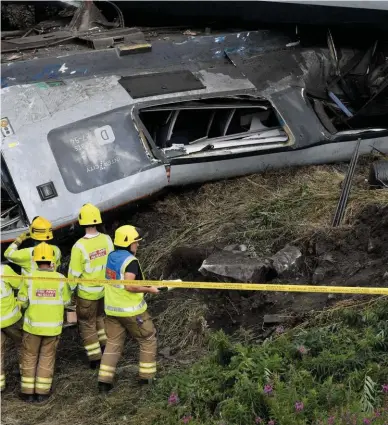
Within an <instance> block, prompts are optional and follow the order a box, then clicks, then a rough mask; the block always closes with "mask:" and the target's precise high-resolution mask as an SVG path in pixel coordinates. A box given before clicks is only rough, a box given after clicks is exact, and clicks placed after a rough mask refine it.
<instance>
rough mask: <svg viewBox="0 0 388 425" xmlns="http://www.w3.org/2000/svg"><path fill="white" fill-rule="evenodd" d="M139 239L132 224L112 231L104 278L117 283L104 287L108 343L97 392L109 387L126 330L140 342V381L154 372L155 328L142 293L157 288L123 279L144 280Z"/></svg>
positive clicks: (148, 379)
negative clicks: (138, 255)
mask: <svg viewBox="0 0 388 425" xmlns="http://www.w3.org/2000/svg"><path fill="white" fill-rule="evenodd" d="M139 241H141V238H140V235H139V233H138V232H137V230H136V228H135V227H133V226H122V227H119V228H118V229H117V230H116V233H115V239H114V244H115V251H114V252H112V253H111V254H109V256H108V263H107V266H106V267H107V268H106V278H107V279H111V280H118V281H121V282H118V283H117V285H106V286H105V313H106V319H105V327H106V333H107V337H108V342H107V345H106V348H105V351H104V354H103V356H102V360H101V365H100V370H99V374H98V386H99V391H100V392H103V393H106V392H108V391H109V390H110V389H111V388H112V382H113V378H114V375H115V370H116V365H117V362H118V361H119V359H120V356H121V353H122V351H123V347H124V342H125V336H126V332H128V333H129V335H130V336H132V337H133V338H135V339H136V340H137V341H138V343H139V345H140V359H139V376H138V382H139V383H140V384H147V383H151V382H152V379H153V378H154V376H155V373H156V348H157V341H156V330H155V327H154V325H153V322H152V319H151V317H150V315H149V314H148V312H147V304H146V302H145V300H144V293H145V292H149V293H153V294H156V293H158V292H159V291H158V289H157V288H154V287H145V286H131V284H130V282H127V283H128V284H127V285H125V284H124V282H123V281H133V280H144V276H143V273H142V271H141V268H140V264H139V261H138V260H137V258H136V257H135V255H136V251H137V248H138V245H139Z"/></svg>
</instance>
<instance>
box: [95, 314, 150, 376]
mask: <svg viewBox="0 0 388 425" xmlns="http://www.w3.org/2000/svg"><path fill="white" fill-rule="evenodd" d="M105 327H106V333H107V337H108V342H107V344H106V348H105V351H104V355H103V356H102V360H101V364H100V370H99V373H98V381H99V382H105V383H108V384H111V383H112V382H113V378H114V375H115V371H116V366H117V363H118V361H119V359H120V357H121V354H122V352H123V348H124V342H125V337H126V333H127V332H128V333H129V335H130V336H132V337H133V338H135V339H136V340H137V342H138V343H139V345H140V358H139V378H143V379H148V378H153V377H154V376H155V373H156V349H157V340H156V330H155V327H154V324H153V322H152V319H151V317H150V315H149V314H148V312H147V311H145V312H144V313H142V314H139V315H138V316H132V317H113V316H107V317H106V319H105Z"/></svg>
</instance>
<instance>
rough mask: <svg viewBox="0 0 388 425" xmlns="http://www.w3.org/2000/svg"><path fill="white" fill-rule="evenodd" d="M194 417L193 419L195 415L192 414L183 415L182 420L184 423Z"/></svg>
mask: <svg viewBox="0 0 388 425" xmlns="http://www.w3.org/2000/svg"><path fill="white" fill-rule="evenodd" d="M192 419H193V417H192V416H191V415H190V416H183V418H182V422H183V423H184V424H188V423H189V422H190V421H191V420H192Z"/></svg>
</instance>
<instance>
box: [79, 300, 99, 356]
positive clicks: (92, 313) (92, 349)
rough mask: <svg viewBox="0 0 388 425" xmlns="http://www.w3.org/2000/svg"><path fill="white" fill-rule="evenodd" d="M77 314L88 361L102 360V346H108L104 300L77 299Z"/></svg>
mask: <svg viewBox="0 0 388 425" xmlns="http://www.w3.org/2000/svg"><path fill="white" fill-rule="evenodd" d="M76 312H77V320H78V327H79V332H80V334H81V338H82V342H83V345H84V347H85V350H86V354H87V355H88V359H89V361H92V360H100V359H101V356H102V352H101V346H102V347H103V346H105V344H106V333H105V324H104V316H103V315H104V298H101V299H100V300H96V301H94V300H85V299H83V298H79V297H77V309H76Z"/></svg>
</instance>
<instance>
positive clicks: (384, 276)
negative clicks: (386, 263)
mask: <svg viewBox="0 0 388 425" xmlns="http://www.w3.org/2000/svg"><path fill="white" fill-rule="evenodd" d="M383 279H384V280H385V281H388V272H385V273H384V274H383Z"/></svg>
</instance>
